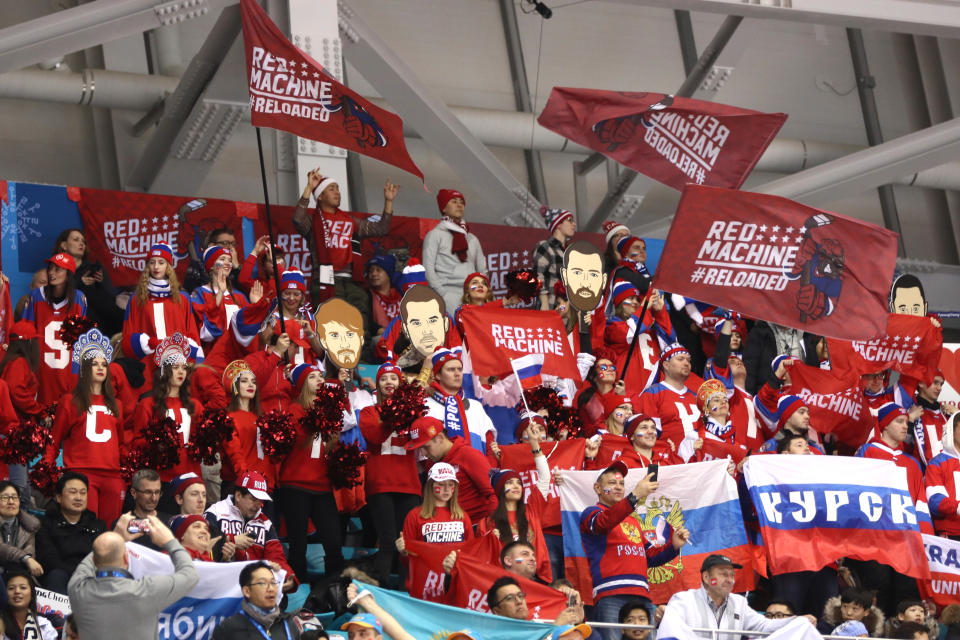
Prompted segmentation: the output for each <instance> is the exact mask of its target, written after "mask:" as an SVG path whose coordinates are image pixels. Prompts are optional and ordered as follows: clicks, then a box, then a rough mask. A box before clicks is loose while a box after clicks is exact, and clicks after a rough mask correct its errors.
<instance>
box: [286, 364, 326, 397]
mask: <svg viewBox="0 0 960 640" xmlns="http://www.w3.org/2000/svg"><path fill="white" fill-rule="evenodd" d="M311 371H320V372H321V373H323V372H322V371H321V370H320V367H318V366H317V365H314V364H298V365H297V366H295V367H294V368H293V369H291V370H290V383H291V384H292V385H293V388H294V389H295V391H296V394H297V395H300V392H301V391H303V385H305V384H306V383H307V377H309V375H310V372H311Z"/></svg>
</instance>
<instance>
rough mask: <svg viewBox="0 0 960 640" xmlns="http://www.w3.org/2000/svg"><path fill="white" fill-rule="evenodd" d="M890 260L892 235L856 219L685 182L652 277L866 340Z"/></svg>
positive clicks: (881, 316) (663, 284)
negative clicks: (655, 271) (685, 184)
mask: <svg viewBox="0 0 960 640" xmlns="http://www.w3.org/2000/svg"><path fill="white" fill-rule="evenodd" d="M896 258H897V234H895V233H893V232H892V231H888V230H886V229H883V228H881V227H878V226H876V225H873V224H869V223H867V222H863V221H862V220H857V219H855V218H848V217H846V216H842V215H840V214H837V213H830V212H828V211H822V210H820V209H814V208H813V207H808V206H805V205H802V204H800V203H797V202H793V201H791V200H787V199H786V198H780V197H777V196H770V195H764V194H759V193H749V192H745V191H731V190H729V189H717V188H715V187H701V186H697V185H687V186H686V187H685V188H684V190H683V196H682V197H681V199H680V204H679V205H678V206H677V213H676V215H675V216H674V220H673V224H672V225H671V226H670V233H669V235H668V236H667V242H666V245H665V246H664V247H663V254H662V255H661V257H660V263H659V264H658V266H657V273H656V276H655V277H654V283H653V284H654V286H656V287H657V288H659V289H663V290H665V291H669V292H671V293H678V294H680V295H683V296H686V297H688V298H693V299H694V300H700V301H702V302H707V303H710V304H714V305H717V306H719V307H725V308H727V309H732V310H735V311H739V312H740V313H742V314H743V315H745V316H749V317H752V318H758V319H761V320H768V321H770V322H775V323H777V324H781V325H785V326H788V327H794V328H797V329H802V330H804V331H810V332H811V333H815V334H818V335H822V336H829V337H832V338H839V339H842V340H864V339H866V340H869V339H872V338H874V337H876V336H879V335H881V334H883V332H884V331H885V330H886V328H887V315H888V312H887V293H888V291H889V289H890V282H891V281H892V279H893V268H894V264H895V261H896ZM831 355H832V352H831Z"/></svg>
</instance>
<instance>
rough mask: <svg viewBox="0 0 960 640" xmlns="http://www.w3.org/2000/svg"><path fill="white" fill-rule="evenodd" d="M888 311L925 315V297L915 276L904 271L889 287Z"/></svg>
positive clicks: (918, 279) (921, 285)
mask: <svg viewBox="0 0 960 640" xmlns="http://www.w3.org/2000/svg"><path fill="white" fill-rule="evenodd" d="M890 313H901V314H903V315H908V316H925V315H927V297H926V295H924V293H923V284H922V283H921V282H920V278H918V277H917V276H915V275H913V274H910V273H904V274H902V275H900V276H898V277H897V279H896V280H894V281H893V286H892V287H890Z"/></svg>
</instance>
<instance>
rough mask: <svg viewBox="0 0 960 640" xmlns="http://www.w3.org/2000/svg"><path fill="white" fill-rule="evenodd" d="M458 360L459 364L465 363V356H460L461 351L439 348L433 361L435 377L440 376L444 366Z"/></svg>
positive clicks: (434, 354) (434, 353)
mask: <svg viewBox="0 0 960 640" xmlns="http://www.w3.org/2000/svg"><path fill="white" fill-rule="evenodd" d="M453 360H456V361H457V362H461V363H462V362H463V356H461V354H460V349H447V348H445V347H437V350H436V351H434V352H433V356H432V360H431V362H432V363H433V375H434V376H438V375H440V370H441V369H443V365H445V364H447V363H448V362H451V361H453Z"/></svg>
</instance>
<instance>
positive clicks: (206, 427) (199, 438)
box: [186, 409, 237, 465]
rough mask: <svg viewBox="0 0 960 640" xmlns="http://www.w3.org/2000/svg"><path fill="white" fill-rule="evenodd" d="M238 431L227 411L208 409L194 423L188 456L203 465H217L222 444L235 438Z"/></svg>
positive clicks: (188, 446) (188, 445)
mask: <svg viewBox="0 0 960 640" xmlns="http://www.w3.org/2000/svg"><path fill="white" fill-rule="evenodd" d="M236 429H237V425H236V424H234V422H233V418H231V417H230V414H228V413H227V410H226V409H207V410H206V411H204V412H203V413H202V414H201V415H200V418H199V419H197V420H194V422H193V430H192V431H193V432H192V433H191V434H190V442H188V443H187V446H186V451H187V456H188V457H189V458H190V459H191V460H193V461H194V462H199V463H201V464H207V465H209V464H216V462H217V453H218V452H219V451H220V445H221V443H223V442H224V441H226V440H227V439H229V438H230V437H231V436H233V433H234V432H235V431H236Z"/></svg>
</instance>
